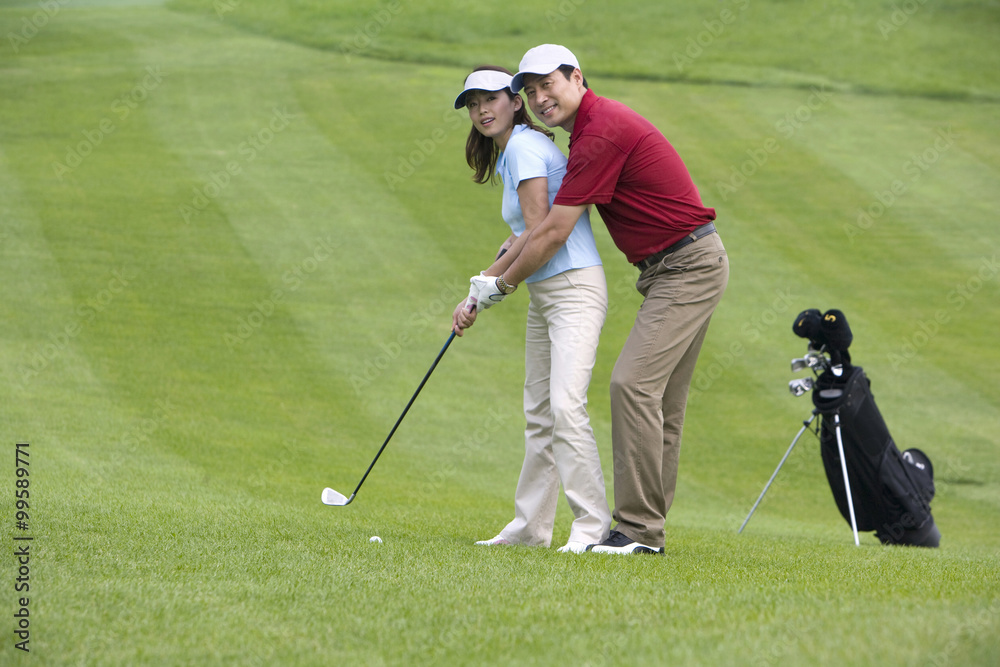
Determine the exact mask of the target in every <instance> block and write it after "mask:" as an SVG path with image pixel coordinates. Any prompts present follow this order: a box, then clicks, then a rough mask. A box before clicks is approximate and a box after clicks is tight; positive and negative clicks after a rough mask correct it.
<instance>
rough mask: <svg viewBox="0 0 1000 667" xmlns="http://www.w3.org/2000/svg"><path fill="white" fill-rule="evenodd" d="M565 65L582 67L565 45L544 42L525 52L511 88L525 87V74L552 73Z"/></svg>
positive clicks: (518, 89) (516, 90) (515, 90)
mask: <svg viewBox="0 0 1000 667" xmlns="http://www.w3.org/2000/svg"><path fill="white" fill-rule="evenodd" d="M563 65H572V66H573V67H575V68H576V69H580V63H579V62H578V61H577V59H576V56H574V55H573V52H572V51H570V50H569V49H567V48H566V47H565V46H560V45H558V44H542V45H541V46H536V47H535V48H533V49H529V50H528V52H527V53H525V54H524V57H523V58H521V64H520V65H519V66H518V68H517V74H515V75H514V78H513V80H512V81H511V82H510V89H511V90H513V91H514V92H515V93H516V92H519V91H520V90H521V88H524V75H525V74H551V73H552V72H554V71H556V70H557V69H559V68H560V67H562V66H563Z"/></svg>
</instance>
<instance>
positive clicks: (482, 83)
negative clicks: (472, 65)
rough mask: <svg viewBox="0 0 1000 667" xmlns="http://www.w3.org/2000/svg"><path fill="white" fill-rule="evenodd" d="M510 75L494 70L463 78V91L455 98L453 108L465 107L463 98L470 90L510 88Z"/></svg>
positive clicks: (485, 70)
mask: <svg viewBox="0 0 1000 667" xmlns="http://www.w3.org/2000/svg"><path fill="white" fill-rule="evenodd" d="M510 80H511V76H510V74H505V73H503V72H497V71H496V70H491V69H484V70H480V71H478V72H473V73H472V74H470V75H469V76H467V77H466V78H465V90H463V91H462V94H461V95H459V96H458V97H456V98H455V108H456V109H462V108H464V107H465V96H466V94H468V92H469V91H470V90H490V91H494V90H503V89H504V88H510Z"/></svg>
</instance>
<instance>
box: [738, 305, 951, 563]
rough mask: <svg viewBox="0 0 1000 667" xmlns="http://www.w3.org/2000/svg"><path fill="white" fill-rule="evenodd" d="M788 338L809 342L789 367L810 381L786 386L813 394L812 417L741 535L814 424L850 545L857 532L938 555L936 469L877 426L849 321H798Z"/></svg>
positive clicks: (803, 317)
mask: <svg viewBox="0 0 1000 667" xmlns="http://www.w3.org/2000/svg"><path fill="white" fill-rule="evenodd" d="M792 331H793V332H794V333H795V334H796V335H797V336H799V337H801V338H805V339H807V340H808V341H809V346H808V349H807V351H806V355H805V356H804V357H802V358H800V359H793V360H792V372H800V371H803V370H806V369H810V370H812V372H813V377H806V378H799V379H796V380H792V381H791V382H790V383H789V386H788V388H789V391H791V393H792V394H793V395H795V396H802V395H803V394H805V393H807V392H809V391H812V401H813V406H814V409H813V411H812V415H811V416H810V417H809V419H808V420H806V421H804V422H802V428H801V429H800V430H799V433H798V435H796V436H795V439H794V440H792V444H791V445H790V446H789V447H788V451H786V452H785V456H784V457H783V458H782V459H781V462H780V463H779V464H778V467H777V469H775V471H774V474H772V475H771V479H770V480H769V481H768V482H767V485H765V486H764V490H763V491H762V492H761V494H760V497H758V498H757V502H756V503H754V506H753V508H752V509H751V510H750V514H748V515H747V518H746V519H745V520H744V521H743V525H742V526H740V529H739V532H743V528H744V527H746V525H747V522H748V521H750V517H751V516H753V513H754V511H755V510H756V509H757V506H758V505H760V502H761V500H763V498H764V494H765V493H767V489H768V488H769V487H770V486H771V483H772V482H773V481H774V478H775V477H776V476H777V474H778V471H779V470H781V466H782V465H784V463H785V460H786V459H787V458H788V455H789V454H791V453H792V448H794V447H795V443H797V442H798V440H799V438H800V437H801V436H802V434H803V433H804V432H805V431H806V430H810V428H809V427H810V425H812V423H813V421H814V420H815V419H816V417H817V416H821V417H822V420H821V426H816V427H814V428H815V430H814V431H813V432H814V433H815V434H816V435H817V436H818V437H819V441H820V454H821V457H822V459H823V468H824V470H825V471H826V478H827V481H828V482H829V483H830V489H831V490H832V491H833V499H834V501H835V502H836V503H837V508H838V509H839V510H840V513H841V515H843V517H844V519H845V520H846V521H847V522H848V523H849V524H850V525H851V529H852V531H853V532H854V543H855V544H860V542H859V540H858V531H859V530H861V531H871V530H874V531H875V535H876V536H877V537H878V538H879V540H880V541H881V542H882V543H883V544H903V545H910V546H921V547H936V546H938V543H939V542H940V539H941V533H940V531H938V528H937V526H936V525H935V524H934V517H933V516H931V508H930V502H931V499H932V498H933V497H934V468H933V467H932V466H931V461H930V459H929V458H927V456H926V455H925V454H924V453H923V452H922V451H920V450H919V449H915V448H913V449H907V450H906V451H904V452H900V451H899V449H898V448H897V447H896V443H895V442H894V441H893V439H892V436H891V435H890V434H889V429H888V427H886V425H885V420H884V419H882V414H881V413H880V412H879V409H878V406H877V405H875V398H874V397H873V396H872V393H871V381H870V380H869V379H868V377H867V376H866V375H865V372H864V370H863V369H862V368H861V367H860V366H854V365H852V364H851V355H850V352H848V348H849V347H850V346H851V342H852V341H853V338H854V337H853V334H852V333H851V328H850V326H849V325H848V324H847V318H846V317H844V314H843V313H842V312H840V311H839V310H828V311H826V313H820V311H819V310H817V309H810V310H805V311H803V312H801V313H799V315H798V317H796V318H795V323H794V324H793V325H792Z"/></svg>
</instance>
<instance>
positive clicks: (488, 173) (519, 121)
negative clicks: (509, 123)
mask: <svg viewBox="0 0 1000 667" xmlns="http://www.w3.org/2000/svg"><path fill="white" fill-rule="evenodd" d="M484 70H488V71H492V72H503V73H504V74H509V75H511V76H513V73H511V72H510V70H507V69H506V68H503V67H498V66H496V65H481V66H479V67H477V68H476V69H474V70H472V71H473V72H482V71H484ZM504 92H505V93H507V96H508V97H509V98H510V99H512V100H513V99H514V98H515V97H518V94H517V93H515V92H513V91H511V89H510V88H505V89H504ZM522 101H523V100H522ZM514 125H515V126H517V125H527V126H528V127H530V128H531V129H532V130H535V131H536V132H541V133H542V134H544V135H545V136H547V137H548V138H549V139H552V140H553V141H555V135H554V134H552V133H551V132H550V131H548V130H547V129H545V128H543V127H540V126H538V125H535V123H534V122H533V121H532V120H531V117H530V116H529V115H528V105H526V104H521V108H520V109H518V110H516V111H515V112H514ZM499 157H500V148H499V147H498V146H497V145H496V142H494V141H493V139H491V138H489V137H486V136H483V134H482V133H481V132H480V131H479V130H477V129H476V127H475V126H473V127H472V129H471V130H470V131H469V138H468V139H466V140H465V161H466V162H468V163H469V166H470V167H472V169H473V170H474V171H475V172H476V174H475V176H473V177H472V180H473V181H475V182H476V183H486V182H487V181H489V182H496V174H497V159H498V158H499Z"/></svg>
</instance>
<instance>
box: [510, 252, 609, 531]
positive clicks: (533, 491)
mask: <svg viewBox="0 0 1000 667" xmlns="http://www.w3.org/2000/svg"><path fill="white" fill-rule="evenodd" d="M528 291H529V292H530V293H531V303H530V305H529V306H528V325H527V332H526V336H525V353H524V362H525V380H524V415H525V419H526V420H527V427H526V428H525V431H524V445H525V452H524V465H523V466H522V468H521V476H520V479H518V482H517V491H516V492H515V494H514V520H513V521H511V522H510V523H509V524H507V526H506V527H505V528H504V529H503V530H502V531H501V533H500V536H501V537H503V538H504V539H506V540H507V541H509V542H511V543H514V544H526V545H531V546H549V545H551V543H552V529H553V525H554V524H555V516H556V504H557V502H558V500H559V484H560V482H562V486H563V489H564V491H565V494H566V500H567V501H568V502H569V506H570V509H571V510H572V511H573V516H574V517H575V520H574V521H573V526H572V529H571V531H570V536H569V541H575V542H583V543H585V544H594V543H597V542H603V541H604V540H605V539H606V538H607V536H608V532H609V530H610V527H611V512H609V511H608V501H607V496H606V494H605V490H604V475H603V474H602V473H601V460H600V457H599V456H598V453H597V441H596V440H595V438H594V432H593V430H592V429H591V427H590V416H589V415H588V414H587V387H588V386H589V385H590V378H591V373H592V371H593V368H594V362H595V361H596V359H597V342H598V339H599V338H600V334H601V328H602V327H603V326H604V318H605V316H606V315H607V310H608V288H607V284H606V283H605V280H604V269H603V268H602V267H600V266H593V267H589V268H586V269H573V270H570V271H566V272H564V273H560V274H558V275H555V276H552V277H551V278H546V279H545V280H540V281H538V282H536V283H528Z"/></svg>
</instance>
